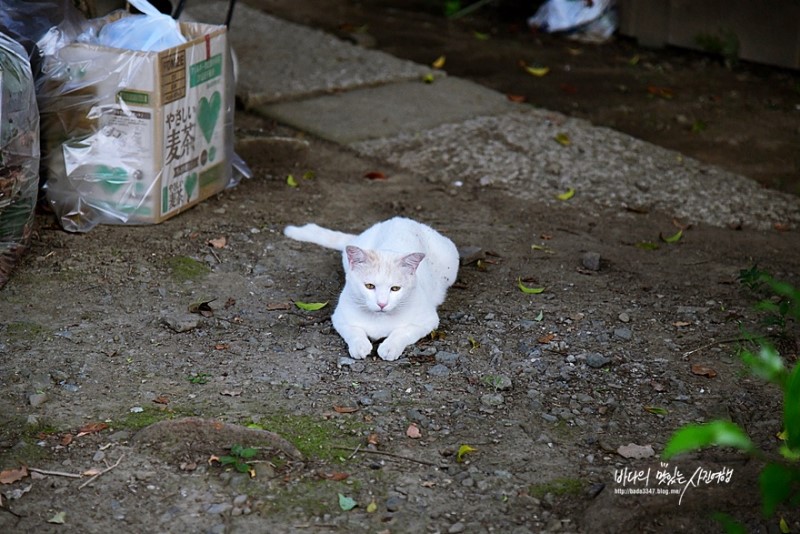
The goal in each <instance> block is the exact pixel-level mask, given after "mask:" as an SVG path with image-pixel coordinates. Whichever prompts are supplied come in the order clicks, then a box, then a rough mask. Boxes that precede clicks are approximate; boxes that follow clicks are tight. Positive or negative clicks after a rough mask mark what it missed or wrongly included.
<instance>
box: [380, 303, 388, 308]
mask: <svg viewBox="0 0 800 534" xmlns="http://www.w3.org/2000/svg"><path fill="white" fill-rule="evenodd" d="M387 304H388V302H379V303H378V307H379V308H380V309H384V308H385V307H386V305H387Z"/></svg>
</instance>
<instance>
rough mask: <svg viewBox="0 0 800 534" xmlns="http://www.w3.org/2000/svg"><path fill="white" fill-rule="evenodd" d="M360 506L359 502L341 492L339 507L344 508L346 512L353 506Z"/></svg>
mask: <svg viewBox="0 0 800 534" xmlns="http://www.w3.org/2000/svg"><path fill="white" fill-rule="evenodd" d="M356 506H358V503H357V502H356V501H355V500H353V499H352V498H350V497H345V496H344V495H342V494H341V493H340V494H339V508H341V509H342V510H344V511H345V512H349V511H350V510H352V509H353V508H355V507H356Z"/></svg>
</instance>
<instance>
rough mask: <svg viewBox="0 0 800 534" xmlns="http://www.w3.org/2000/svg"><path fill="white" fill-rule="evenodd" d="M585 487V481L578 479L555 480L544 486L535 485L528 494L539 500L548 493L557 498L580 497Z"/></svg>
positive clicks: (545, 483) (543, 484)
mask: <svg viewBox="0 0 800 534" xmlns="http://www.w3.org/2000/svg"><path fill="white" fill-rule="evenodd" d="M583 487H584V483H583V481H582V480H579V479H577V478H555V479H553V480H550V481H549V482H544V483H542V484H533V485H532V486H531V487H530V488H529V490H528V493H529V494H530V495H531V496H532V497H536V498H537V499H541V498H542V497H544V496H545V495H547V494H548V493H552V494H553V495H556V496H561V495H578V494H580V493H581V492H582V491H583Z"/></svg>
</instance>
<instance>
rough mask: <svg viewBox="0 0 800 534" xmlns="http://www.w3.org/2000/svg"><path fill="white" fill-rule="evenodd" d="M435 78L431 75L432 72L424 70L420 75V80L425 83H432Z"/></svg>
mask: <svg viewBox="0 0 800 534" xmlns="http://www.w3.org/2000/svg"><path fill="white" fill-rule="evenodd" d="M435 79H436V78H435V77H434V76H433V73H432V72H426V73H425V74H424V75H423V76H422V81H423V82H425V83H433V82H434V80H435Z"/></svg>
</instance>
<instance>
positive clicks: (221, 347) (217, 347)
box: [214, 343, 231, 350]
mask: <svg viewBox="0 0 800 534" xmlns="http://www.w3.org/2000/svg"><path fill="white" fill-rule="evenodd" d="M229 348H231V346H230V345H228V344H227V343H217V344H216V345H214V350H228V349H229Z"/></svg>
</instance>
